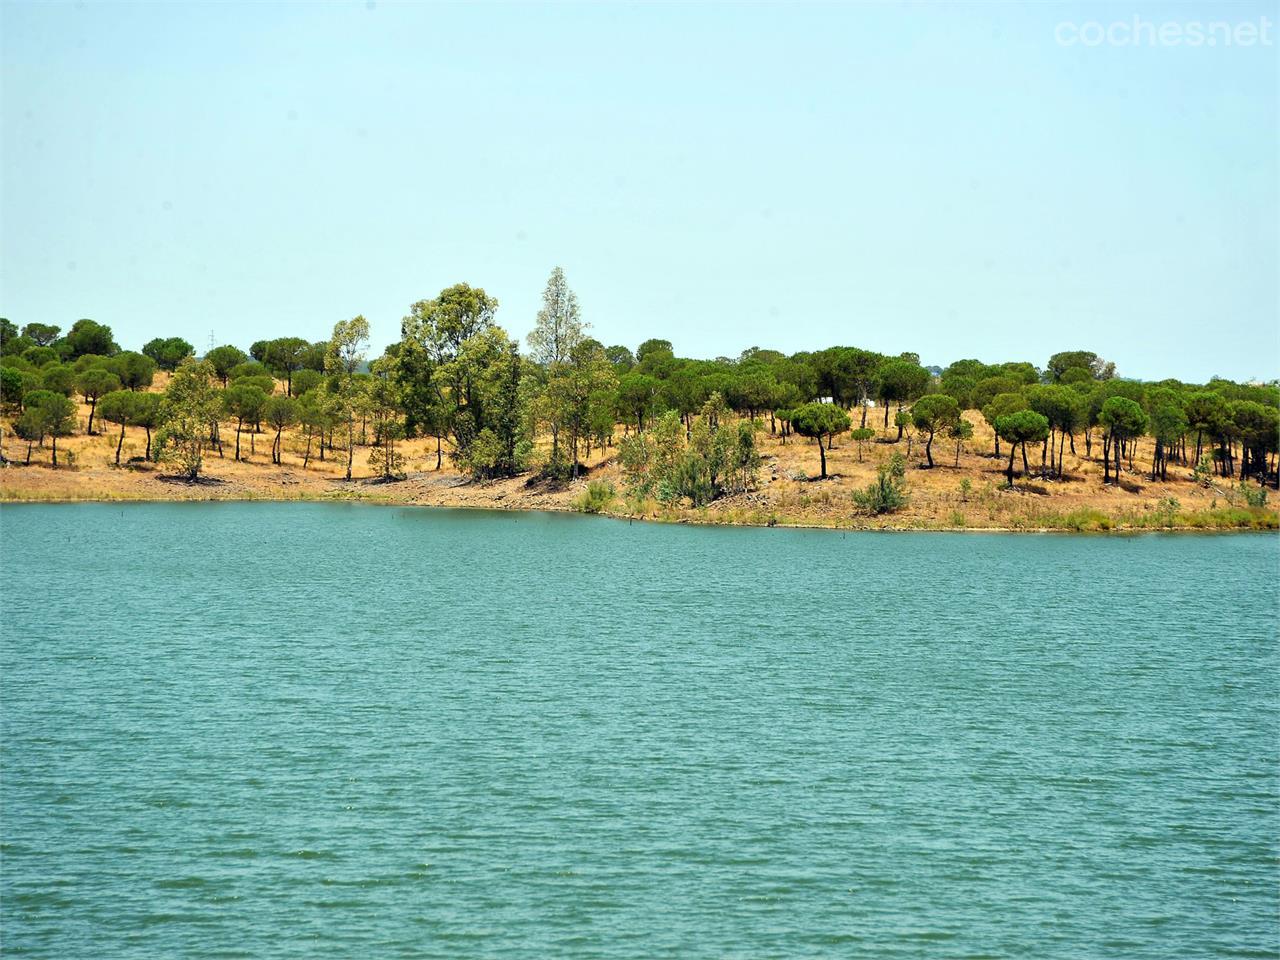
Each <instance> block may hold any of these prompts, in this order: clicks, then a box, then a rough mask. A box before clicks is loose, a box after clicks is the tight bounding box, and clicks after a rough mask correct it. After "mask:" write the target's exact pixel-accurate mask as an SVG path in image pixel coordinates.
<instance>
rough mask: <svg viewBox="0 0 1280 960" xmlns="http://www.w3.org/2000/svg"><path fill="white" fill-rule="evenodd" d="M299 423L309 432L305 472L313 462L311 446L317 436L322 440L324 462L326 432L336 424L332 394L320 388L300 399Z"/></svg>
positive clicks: (321, 448) (303, 466)
mask: <svg viewBox="0 0 1280 960" xmlns="http://www.w3.org/2000/svg"><path fill="white" fill-rule="evenodd" d="M298 421H299V422H300V423H301V424H302V427H303V429H304V430H306V432H307V449H306V452H305V453H304V454H303V455H302V469H304V470H305V469H306V468H307V465H308V464H309V463H310V462H311V444H312V442H313V441H314V440H315V438H316V437H317V436H318V437H319V438H320V459H321V460H322V461H323V460H324V435H325V431H327V430H329V429H330V428H332V426H333V423H334V416H333V411H332V397H331V394H329V393H328V391H326V390H324V389H323V388H319V387H317V388H315V389H313V390H308V391H307V392H306V393H304V394H303V395H302V396H301V397H300V398H299V399H298Z"/></svg>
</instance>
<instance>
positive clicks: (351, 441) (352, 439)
mask: <svg viewBox="0 0 1280 960" xmlns="http://www.w3.org/2000/svg"><path fill="white" fill-rule="evenodd" d="M355 455H356V418H355V417H348V418H347V479H348V480H350V479H351V461H352V460H354V459H355Z"/></svg>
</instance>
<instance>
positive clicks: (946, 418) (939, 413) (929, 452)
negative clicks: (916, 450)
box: [911, 393, 960, 467]
mask: <svg viewBox="0 0 1280 960" xmlns="http://www.w3.org/2000/svg"><path fill="white" fill-rule="evenodd" d="M959 419H960V405H959V404H958V403H957V402H956V398H955V397H952V396H948V395H947V394H945V393H931V394H929V395H928V396H925V397H921V398H920V399H919V400H917V401H916V402H915V406H913V407H912V408H911V422H912V424H913V425H914V426H915V428H916V430H918V431H919V432H920V434H921V435H922V436H923V437H924V438H925V442H924V454H925V457H926V458H927V459H928V461H929V466H930V467H932V466H933V438H934V435H935V434H936V433H937V432H938V431H939V430H944V429H946V428H948V427H950V426H951V425H952V424H954V423H955V422H956V421H957V420H959Z"/></svg>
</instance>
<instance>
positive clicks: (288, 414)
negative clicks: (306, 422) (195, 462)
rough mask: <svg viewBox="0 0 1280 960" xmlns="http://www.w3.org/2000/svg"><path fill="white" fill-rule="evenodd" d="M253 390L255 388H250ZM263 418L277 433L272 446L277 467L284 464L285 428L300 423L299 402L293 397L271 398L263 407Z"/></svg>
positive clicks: (272, 454) (273, 458)
mask: <svg viewBox="0 0 1280 960" xmlns="http://www.w3.org/2000/svg"><path fill="white" fill-rule="evenodd" d="M248 389H250V390H252V389H253V388H252V387H250V388H248ZM263 416H264V417H265V418H266V421H267V423H268V424H269V425H270V426H271V427H273V428H274V429H275V431H276V436H275V440H274V441H273V442H272V444H271V462H272V463H274V464H276V465H277V466H278V465H280V464H282V463H284V457H283V455H282V454H283V453H284V450H283V447H284V444H283V443H282V442H281V439H280V438H281V436H282V435H283V434H284V431H285V428H287V427H291V426H293V425H294V424H295V423H297V422H298V401H297V400H294V399H293V398H292V397H270V398H267V399H266V404H265V406H264V407H263ZM238 446H239V436H238V435H237V447H238Z"/></svg>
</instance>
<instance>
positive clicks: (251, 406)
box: [222, 383, 274, 462]
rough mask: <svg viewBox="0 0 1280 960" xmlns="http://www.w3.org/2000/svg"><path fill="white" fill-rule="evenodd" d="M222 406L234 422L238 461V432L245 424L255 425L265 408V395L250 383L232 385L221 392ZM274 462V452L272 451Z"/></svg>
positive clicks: (237, 458)
mask: <svg viewBox="0 0 1280 960" xmlns="http://www.w3.org/2000/svg"><path fill="white" fill-rule="evenodd" d="M222 406H223V409H224V410H225V411H226V412H227V414H228V416H231V417H234V418H235V421H236V455H235V459H236V460H237V461H238V460H239V459H240V432H241V431H242V430H243V429H244V425H245V424H246V423H257V422H258V420H259V419H261V417H262V414H263V411H264V410H265V409H266V407H267V394H266V393H265V392H264V391H263V390H262V388H261V387H258V386H256V385H254V384H251V383H233V384H232V385H231V386H229V387H227V389H226V390H224V391H222ZM272 459H273V462H274V451H273V458H272Z"/></svg>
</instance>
